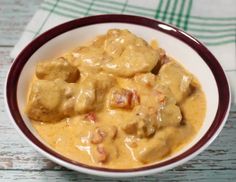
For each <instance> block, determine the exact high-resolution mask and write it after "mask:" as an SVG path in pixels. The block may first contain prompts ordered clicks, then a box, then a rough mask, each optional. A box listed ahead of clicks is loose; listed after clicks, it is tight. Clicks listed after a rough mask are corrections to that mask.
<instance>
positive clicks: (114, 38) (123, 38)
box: [104, 29, 147, 58]
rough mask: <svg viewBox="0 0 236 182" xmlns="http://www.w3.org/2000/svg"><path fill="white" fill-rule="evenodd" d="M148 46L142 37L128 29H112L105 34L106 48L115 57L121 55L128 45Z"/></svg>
mask: <svg viewBox="0 0 236 182" xmlns="http://www.w3.org/2000/svg"><path fill="white" fill-rule="evenodd" d="M131 44H133V45H137V46H147V43H146V42H145V41H144V40H142V39H141V38H139V37H137V36H135V35H134V34H132V33H131V32H129V31H128V30H119V29H111V30H109V31H108V32H107V34H106V35H105V42H104V50H105V52H106V53H107V54H108V55H110V56H111V57H113V58H116V57H119V56H120V55H121V54H122V52H123V51H124V49H125V48H126V47H127V46H128V45H131Z"/></svg>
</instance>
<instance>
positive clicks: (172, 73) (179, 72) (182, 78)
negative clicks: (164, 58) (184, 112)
mask: <svg viewBox="0 0 236 182" xmlns="http://www.w3.org/2000/svg"><path fill="white" fill-rule="evenodd" d="M159 77H160V81H161V82H162V83H163V84H166V85H168V87H169V88H170V90H171V91H172V93H173V94H174V96H175V98H176V100H177V102H178V103H179V102H181V101H182V100H183V99H185V98H186V97H187V96H188V95H189V94H190V92H191V86H190V84H191V82H192V79H193V77H192V75H191V74H189V73H188V72H186V70H185V69H184V68H183V67H181V66H180V65H178V64H177V63H175V62H174V61H172V62H169V63H167V64H165V65H163V66H162V67H161V69H160V72H159Z"/></svg>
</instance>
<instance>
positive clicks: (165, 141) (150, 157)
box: [133, 128, 177, 164]
mask: <svg viewBox="0 0 236 182" xmlns="http://www.w3.org/2000/svg"><path fill="white" fill-rule="evenodd" d="M176 132H177V130H176V129H175V128H165V129H163V130H160V131H158V133H156V134H155V135H154V137H152V138H150V139H149V140H143V139H142V140H141V141H140V142H139V143H138V146H137V147H135V148H133V150H134V155H135V157H136V158H137V159H138V160H139V161H140V162H142V163H144V164H147V163H151V162H154V161H157V160H160V159H162V158H163V157H165V156H166V155H168V154H169V153H170V152H171V148H172V147H173V144H174V142H175V140H174V136H175V133H176Z"/></svg>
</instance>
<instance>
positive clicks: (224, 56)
mask: <svg viewBox="0 0 236 182" xmlns="http://www.w3.org/2000/svg"><path fill="white" fill-rule="evenodd" d="M110 13H112V14H120V13H122V14H133V15H139V16H145V17H151V18H156V19H158V20H161V21H164V22H167V23H170V24H172V25H174V26H177V27H179V28H180V29H183V30H185V31H187V32H188V33H190V34H191V35H193V36H194V37H196V38H198V39H199V40H200V41H201V42H202V43H204V44H205V45H206V46H207V47H208V48H209V49H210V50H211V52H212V53H213V54H214V55H215V56H216V57H217V58H218V60H219V61H220V63H221V65H222V66H223V68H224V70H225V72H226V74H227V76H228V78H229V80H230V83H231V88H232V93H233V96H234V95H235V97H233V98H232V100H233V102H234V103H236V1H235V0H195V1H193V0H45V1H44V2H43V3H42V4H41V6H40V8H39V10H38V11H37V12H36V13H35V15H34V17H33V18H32V20H31V21H30V22H29V24H28V25H27V27H26V28H25V31H24V32H23V35H22V36H21V38H20V40H19V41H18V43H17V44H16V45H15V48H14V49H13V50H12V52H11V57H13V58H15V57H16V56H17V54H18V53H19V52H20V51H21V50H22V48H23V47H24V46H25V45H26V44H28V43H29V42H30V41H31V40H32V39H34V38H35V37H36V36H37V35H39V34H41V33H42V32H44V31H46V30H48V29H49V28H52V27H53V26H55V25H58V24H61V23H63V22H66V21H69V20H72V19H75V18H79V17H84V16H91V15H97V14H110Z"/></svg>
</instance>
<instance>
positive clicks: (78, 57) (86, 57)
mask: <svg viewBox="0 0 236 182" xmlns="http://www.w3.org/2000/svg"><path fill="white" fill-rule="evenodd" d="M72 55H73V57H74V61H73V63H74V65H75V66H77V67H80V68H85V69H86V70H91V71H100V70H101V68H102V67H101V65H102V64H104V63H106V62H108V61H110V60H111V57H110V56H109V55H107V54H106V53H105V52H104V50H103V49H101V47H96V46H88V47H80V48H78V49H76V50H74V51H73V53H72Z"/></svg>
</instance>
